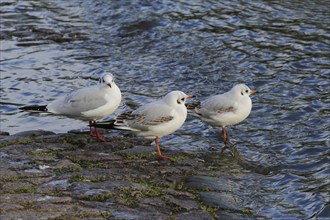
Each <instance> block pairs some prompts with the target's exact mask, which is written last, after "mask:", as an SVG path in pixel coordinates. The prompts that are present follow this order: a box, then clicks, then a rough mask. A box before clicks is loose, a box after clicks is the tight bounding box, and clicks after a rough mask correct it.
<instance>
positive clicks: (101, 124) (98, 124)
mask: <svg viewBox="0 0 330 220" xmlns="http://www.w3.org/2000/svg"><path fill="white" fill-rule="evenodd" d="M114 124H115V120H110V121H101V122H96V123H93V124H90V125H89V127H94V128H103V129H116V128H115V127H114Z"/></svg>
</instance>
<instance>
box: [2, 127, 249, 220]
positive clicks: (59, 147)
mask: <svg viewBox="0 0 330 220" xmlns="http://www.w3.org/2000/svg"><path fill="white" fill-rule="evenodd" d="M106 139H107V142H104V143H101V142H98V141H96V140H94V139H91V138H90V137H89V135H88V134H87V133H74V132H72V133H66V134H55V133H53V132H49V131H42V130H38V131H29V132H22V133H18V134H15V135H9V134H8V133H6V132H1V136H0V190H1V194H0V219H144V220H147V219H180V220H185V219H186V220H188V219H189V220H193V219H196V220H197V219H198V220H200V219H247V218H249V216H250V215H251V210H248V209H246V208H242V204H241V202H240V198H238V197H237V196H235V194H233V193H231V191H232V190H231V187H232V183H231V182H230V181H227V180H226V178H225V177H224V178H223V179H222V178H221V176H223V171H222V168H221V163H226V160H227V161H228V160H229V159H228V158H229V157H230V156H229V155H222V156H221V155H220V154H218V153H214V152H198V153H187V152H181V151H169V150H167V149H166V148H163V153H165V154H167V155H170V156H171V157H172V158H171V159H167V160H164V159H157V157H156V150H155V147H153V145H151V144H150V142H146V141H144V140H143V139H142V140H141V139H138V138H134V137H118V136H111V135H106ZM235 164H236V165H237V163H235ZM213 180H216V181H217V184H219V185H221V188H222V189H223V190H221V191H219V190H218V191H214V190H212V185H210V184H211V183H212V182H213V183H214V181H213Z"/></svg>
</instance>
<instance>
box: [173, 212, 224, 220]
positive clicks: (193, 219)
mask: <svg viewBox="0 0 330 220" xmlns="http://www.w3.org/2000/svg"><path fill="white" fill-rule="evenodd" d="M173 217H174V219H177V220H210V219H214V217H213V216H212V215H211V214H210V213H208V212H207V211H204V210H192V211H189V212H183V213H179V214H175V215H173ZM221 220H222V219H221Z"/></svg>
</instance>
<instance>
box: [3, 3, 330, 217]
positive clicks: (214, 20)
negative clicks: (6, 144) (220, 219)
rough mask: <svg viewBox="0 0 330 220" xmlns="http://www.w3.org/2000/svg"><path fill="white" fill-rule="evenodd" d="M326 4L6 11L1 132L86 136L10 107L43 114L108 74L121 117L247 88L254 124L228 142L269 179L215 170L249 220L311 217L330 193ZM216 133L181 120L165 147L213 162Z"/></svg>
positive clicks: (45, 6) (71, 6)
mask: <svg viewBox="0 0 330 220" xmlns="http://www.w3.org/2000/svg"><path fill="white" fill-rule="evenodd" d="M327 4H329V2H328V1H323V0H314V1H311V0H310V1H304V2H301V1H289V2H283V1H271V2H269V1H253V2H246V1H239V0H234V1H220V2H219V1H207V0H200V1H194V2H186V1H174V0H173V1H170V0H158V1H142V0H141V1H138V0H135V1H102V0H101V1H89V0H88V1H80V0H75V1H62V0H60V1H10V0H5V1H2V2H1V3H0V6H1V7H0V11H1V15H0V16H1V17H0V19H1V21H2V22H1V31H0V39H1V106H0V111H1V118H0V122H1V123H0V126H1V130H6V131H9V132H10V133H16V132H19V131H24V130H29V129H38V128H43V129H45V130H51V131H55V132H66V131H68V130H71V129H77V128H81V129H85V128H86V125H85V124H84V123H83V122H81V121H79V120H74V119H67V118H65V117H60V116H52V117H49V116H40V115H30V114H26V113H21V112H19V111H18V110H17V107H18V106H20V105H23V104H45V102H49V101H51V100H53V99H54V98H55V97H58V96H60V95H63V94H64V93H66V92H69V91H71V90H73V89H77V88H81V87H84V86H87V85H88V82H89V81H90V80H92V81H93V80H95V82H96V79H97V76H98V75H99V74H100V73H102V72H104V71H109V72H112V73H114V74H115V75H116V79H117V82H118V83H117V84H118V85H119V86H120V88H121V89H122V91H123V93H124V101H125V103H126V104H125V105H124V104H123V106H122V108H121V109H119V110H118V111H117V112H116V114H118V113H119V112H120V111H124V110H126V109H127V108H136V106H139V105H141V104H144V103H147V102H149V101H152V100H155V99H156V98H158V97H159V96H161V95H164V94H166V93H167V92H168V91H170V90H174V89H181V90H183V91H185V92H186V93H193V94H197V95H198V97H199V98H204V97H207V96H208V95H213V94H217V93H220V92H224V91H227V90H229V89H230V88H231V87H232V85H234V84H237V83H239V82H244V83H246V84H247V85H249V86H250V87H251V88H252V87H253V88H257V89H258V91H259V94H258V95H257V96H254V97H253V98H252V99H253V103H254V106H253V110H252V113H251V115H250V116H249V118H248V119H247V120H245V121H244V122H243V123H241V124H240V125H237V126H234V127H231V128H229V135H230V138H231V140H232V142H233V143H235V146H236V147H237V148H238V150H239V151H240V153H241V155H242V157H243V158H244V159H245V160H246V161H247V164H254V163H256V164H259V165H260V167H265V168H267V169H268V170H269V171H270V172H269V174H267V175H265V174H263V175H262V174H258V173H257V172H256V170H255V168H253V167H252V168H251V167H249V166H247V165H246V164H245V165H244V164H243V165H242V164H241V165H239V166H237V164H239V163H237V161H236V162H234V163H232V162H231V163H229V161H230V159H224V160H221V161H220V162H219V163H217V164H216V166H217V167H219V169H220V168H221V169H222V168H225V169H224V170H226V172H227V173H226V174H227V175H228V177H227V178H228V179H229V180H231V181H233V182H237V184H238V185H237V187H236V188H235V195H237V196H241V197H242V198H243V200H244V202H243V207H245V208H247V209H248V210H251V212H252V214H251V213H250V214H249V216H254V217H258V218H265V219H270V218H275V219H301V218H309V217H313V216H317V215H318V213H319V212H321V211H322V209H323V207H324V206H325V205H326V203H327V201H328V198H327V197H328V195H327V193H328V191H329V181H328V178H327V177H329V167H328V164H329V155H330V152H329V136H330V134H329V124H330V123H329V122H330V121H329V118H328V115H329V113H330V112H329V106H330V105H329V99H328V88H329V75H330V71H329V67H330V62H329V59H328V57H329V55H330V54H329V43H330V41H329V40H330V36H329V27H328V24H329V21H330V17H329V14H328V7H326V6H327ZM219 132H220V131H219V130H217V129H215V128H212V127H210V126H208V125H206V124H204V123H202V122H200V121H199V120H197V119H195V118H193V117H188V119H187V123H185V125H184V127H183V129H181V130H179V131H178V132H176V133H175V134H174V135H171V136H168V137H166V138H164V140H162V143H163V144H164V145H165V146H168V147H169V148H179V149H181V150H191V151H199V150H200V151H208V150H209V149H218V148H219V147H222V145H221V140H219ZM245 168H246V169H245ZM246 172H247V173H248V174H246ZM235 174H236V175H235ZM209 181H210V180H209ZM215 181H218V180H215ZM213 190H214V191H216V192H217V191H219V189H218V188H217V187H216V186H215V187H214V189H213ZM249 195H253V196H249ZM265 201H266V202H265Z"/></svg>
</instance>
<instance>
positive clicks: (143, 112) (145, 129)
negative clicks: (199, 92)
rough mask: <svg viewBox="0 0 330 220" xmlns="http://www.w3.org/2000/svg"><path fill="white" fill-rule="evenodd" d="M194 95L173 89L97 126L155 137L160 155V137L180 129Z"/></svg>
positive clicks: (150, 137)
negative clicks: (189, 100)
mask: <svg viewBox="0 0 330 220" xmlns="http://www.w3.org/2000/svg"><path fill="white" fill-rule="evenodd" d="M192 97H193V96H188V95H186V94H185V93H183V92H181V91H172V92H170V93H168V94H167V95H166V96H164V97H162V98H161V99H159V100H157V101H155V102H151V103H149V104H146V105H144V106H141V107H140V108H138V109H136V110H135V111H133V112H127V113H123V114H121V115H119V116H118V117H117V118H116V120H115V121H110V122H109V121H108V122H99V123H96V124H94V125H93V126H95V127H102V128H115V129H122V130H130V131H132V132H133V133H135V134H136V135H137V136H142V137H145V138H148V139H155V142H156V146H157V151H158V156H159V157H161V158H166V156H164V155H162V154H161V151H160V147H159V143H158V139H159V137H163V136H165V135H168V134H171V133H173V132H174V131H176V130H177V129H179V128H180V127H181V126H182V125H183V123H184V122H185V120H186V117H187V108H186V106H185V102H186V100H187V99H190V98H192Z"/></svg>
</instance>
